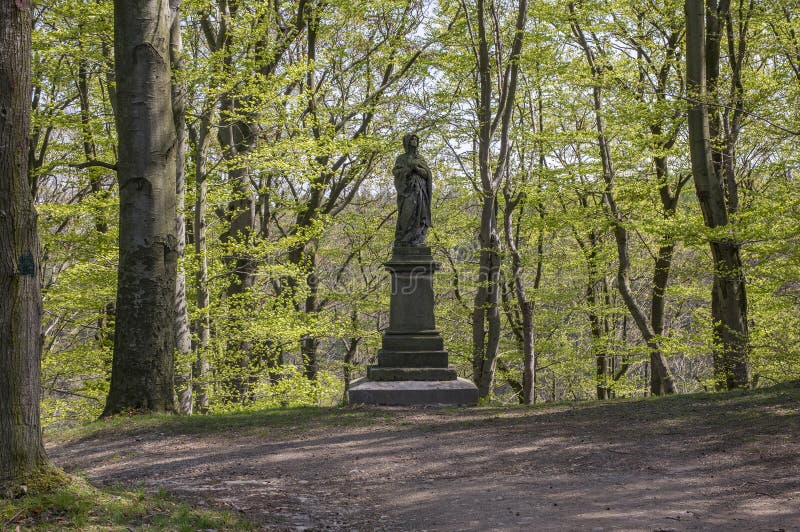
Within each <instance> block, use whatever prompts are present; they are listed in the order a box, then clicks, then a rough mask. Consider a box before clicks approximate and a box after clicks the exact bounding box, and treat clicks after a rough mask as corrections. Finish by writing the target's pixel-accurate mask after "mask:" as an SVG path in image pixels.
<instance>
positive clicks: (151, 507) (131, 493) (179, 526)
mask: <svg viewBox="0 0 800 532" xmlns="http://www.w3.org/2000/svg"><path fill="white" fill-rule="evenodd" d="M23 490H24V491H26V492H27V493H26V494H24V495H23V494H22V492H21V490H20V489H19V488H18V489H16V490H15V491H16V494H17V496H16V497H15V498H11V499H9V498H0V530H121V531H127V530H180V531H194V530H253V529H254V528H255V527H254V526H253V525H252V524H251V523H248V522H247V521H244V520H242V519H241V518H239V517H237V516H236V515H234V514H232V513H230V512H225V511H220V510H212V509H204V508H194V507H192V506H190V505H188V504H186V503H181V502H178V501H176V500H174V499H173V498H172V497H170V496H169V495H167V494H166V493H165V492H163V491H158V492H156V493H148V492H145V491H143V490H132V489H129V488H103V489H99V488H96V487H94V486H92V485H91V484H89V483H88V482H87V481H86V480H85V479H83V478H81V477H79V476H75V475H67V474H64V473H63V472H61V471H60V470H57V469H53V468H48V469H45V470H42V471H39V472H37V473H36V474H34V475H32V476H31V477H30V478H29V479H27V480H26V484H25V485H24V488H23Z"/></svg>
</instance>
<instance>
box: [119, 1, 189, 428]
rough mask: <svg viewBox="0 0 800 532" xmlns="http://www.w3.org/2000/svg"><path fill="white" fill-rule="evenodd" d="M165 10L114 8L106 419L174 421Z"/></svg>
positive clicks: (145, 4)
mask: <svg viewBox="0 0 800 532" xmlns="http://www.w3.org/2000/svg"><path fill="white" fill-rule="evenodd" d="M171 20H172V19H171V13H170V6H169V4H168V3H167V2H163V1H159V0H140V1H137V2H131V1H129V0H115V2H114V59H115V73H116V81H117V103H118V106H117V137H118V141H119V162H118V164H117V167H118V171H117V175H118V177H119V190H120V221H119V233H120V234H119V248H120V249H119V255H120V256H119V266H118V274H117V318H116V330H115V334H114V359H113V363H112V370H111V388H110V390H109V394H108V399H107V401H106V407H105V410H104V411H103V415H104V416H107V415H112V414H116V413H119V412H122V411H124V410H136V411H152V412H173V411H174V410H175V399H174V388H173V386H174V359H175V356H174V349H175V337H174V320H175V276H176V265H177V238H176V228H175V215H176V211H175V201H176V200H175V190H176V185H175V155H176V149H177V139H176V133H175V124H174V122H173V113H172V95H171V89H172V83H171V79H170V27H171Z"/></svg>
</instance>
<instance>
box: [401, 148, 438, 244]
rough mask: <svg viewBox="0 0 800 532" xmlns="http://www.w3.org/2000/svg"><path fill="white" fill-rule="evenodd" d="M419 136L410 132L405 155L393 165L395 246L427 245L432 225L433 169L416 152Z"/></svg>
mask: <svg viewBox="0 0 800 532" xmlns="http://www.w3.org/2000/svg"><path fill="white" fill-rule="evenodd" d="M418 147H419V137H417V136H416V135H415V134H413V133H409V134H407V135H405V136H404V137H403V148H404V149H405V153H403V154H401V155H399V156H398V157H397V159H396V160H395V162H394V169H393V170H392V174H394V186H395V188H396V189H397V228H396V229H395V232H394V245H395V247H419V246H424V245H425V237H426V236H427V235H428V228H429V227H430V226H431V188H432V187H431V170H430V168H428V163H427V161H425V159H424V158H422V157H421V156H420V155H419V154H418V153H417V148H418Z"/></svg>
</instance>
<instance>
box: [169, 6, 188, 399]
mask: <svg viewBox="0 0 800 532" xmlns="http://www.w3.org/2000/svg"><path fill="white" fill-rule="evenodd" d="M170 6H171V12H172V26H171V28H170V65H171V67H172V70H173V72H177V71H179V70H180V69H181V68H183V59H182V58H181V54H182V53H183V40H182V38H181V18H180V0H171V1H170ZM185 110H186V88H185V87H184V86H183V85H182V84H181V83H180V82H178V81H177V80H175V79H173V80H172V114H173V122H174V123H175V138H176V144H175V199H176V204H175V207H176V214H177V216H176V217H175V233H176V237H177V245H176V248H175V251H176V253H177V255H178V258H177V260H178V266H177V274H176V279H175V354H176V356H177V357H179V358H178V363H177V365H176V367H175V391H176V393H177V397H178V403H177V406H178V412H180V413H181V414H191V413H192V386H193V383H192V362H191V353H192V335H191V331H190V330H189V306H188V303H187V301H186V272H185V270H184V269H183V267H182V266H181V264H180V261H181V259H182V258H183V257H184V255H185V253H186V215H185V213H184V207H185V201H184V197H185V195H186V159H185V158H186V117H185V115H184V111H185Z"/></svg>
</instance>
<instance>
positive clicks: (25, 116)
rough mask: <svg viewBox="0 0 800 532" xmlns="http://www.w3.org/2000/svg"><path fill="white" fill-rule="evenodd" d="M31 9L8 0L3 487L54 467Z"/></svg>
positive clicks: (1, 217) (0, 355)
mask: <svg viewBox="0 0 800 532" xmlns="http://www.w3.org/2000/svg"><path fill="white" fill-rule="evenodd" d="M31 10H32V6H31V2H30V1H29V0H24V1H20V0H16V1H15V0H0V20H2V21H3V22H2V23H0V147H2V149H0V487H2V486H6V485H10V484H14V483H17V482H19V481H21V480H22V479H23V478H24V477H25V476H26V475H27V474H28V473H30V472H32V471H33V470H35V469H36V468H38V467H40V466H42V465H44V464H46V463H47V457H46V455H45V451H44V445H43V444H42V430H41V424H40V418H39V393H40V375H39V364H40V357H41V349H42V343H41V338H42V337H41V322H42V298H41V293H40V283H41V279H40V275H39V238H38V236H37V234H36V211H35V209H34V204H33V200H34V198H33V196H32V194H31V183H30V181H29V177H28V143H29V142H30V141H29V130H30V112H31V102H30V96H31V27H32V26H31V24H32V13H31Z"/></svg>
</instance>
